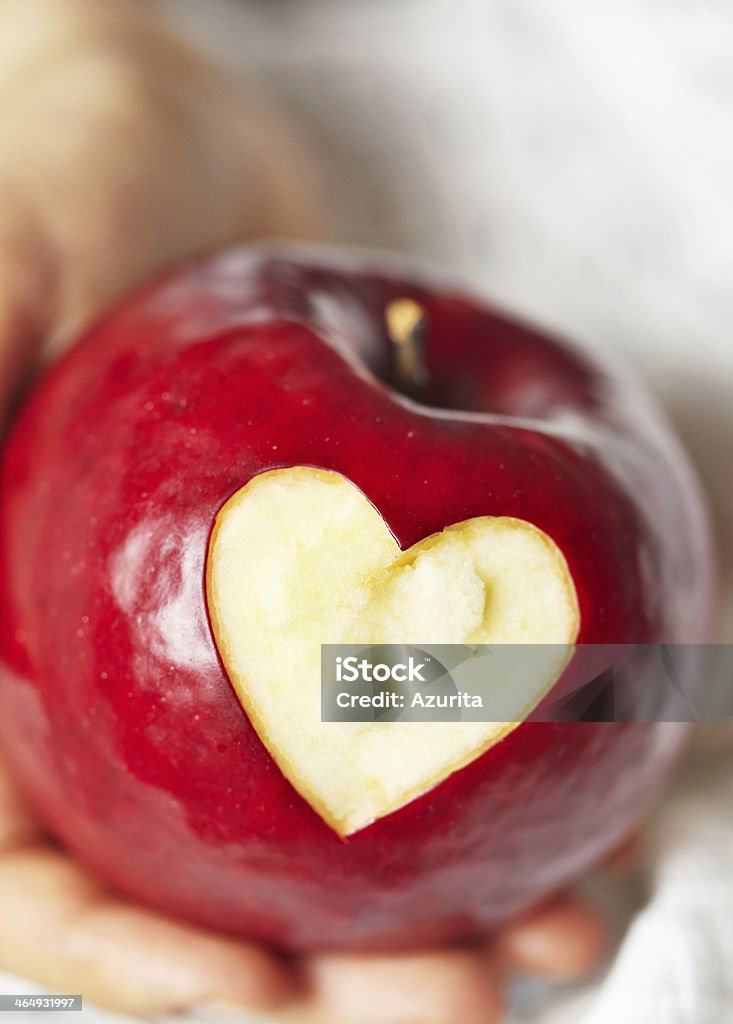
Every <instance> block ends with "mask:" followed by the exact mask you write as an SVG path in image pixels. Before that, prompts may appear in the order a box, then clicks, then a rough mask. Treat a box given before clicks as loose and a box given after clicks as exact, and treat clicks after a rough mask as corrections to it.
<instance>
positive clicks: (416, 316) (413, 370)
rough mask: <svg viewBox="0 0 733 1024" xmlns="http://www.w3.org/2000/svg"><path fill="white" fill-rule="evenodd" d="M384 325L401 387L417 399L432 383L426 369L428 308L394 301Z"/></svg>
mask: <svg viewBox="0 0 733 1024" xmlns="http://www.w3.org/2000/svg"><path fill="white" fill-rule="evenodd" d="M384 322H385V326H386V328H387V335H388V337H389V339H390V341H391V342H392V344H393V349H394V356H395V370H396V373H397V380H398V383H399V385H400V387H401V388H402V389H403V390H404V391H405V392H406V393H407V394H409V395H415V394H416V393H418V392H420V391H422V389H423V388H425V386H426V385H427V383H428V371H427V367H426V365H425V335H426V333H427V329H428V316H427V313H426V311H425V308H424V307H423V306H421V305H420V303H419V302H416V301H415V300H414V299H409V298H406V297H405V298H399V299H393V300H392V301H391V302H389V303H388V304H387V307H386V309H385V311H384Z"/></svg>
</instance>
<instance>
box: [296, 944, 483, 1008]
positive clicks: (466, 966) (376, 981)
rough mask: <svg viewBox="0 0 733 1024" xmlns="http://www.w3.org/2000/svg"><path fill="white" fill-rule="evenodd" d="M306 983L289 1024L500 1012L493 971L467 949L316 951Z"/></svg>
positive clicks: (306, 976)
mask: <svg viewBox="0 0 733 1024" xmlns="http://www.w3.org/2000/svg"><path fill="white" fill-rule="evenodd" d="M305 982H306V988H307V995H306V1001H305V1003H304V1004H303V1005H301V1006H300V1007H299V1008H298V1009H297V1010H296V1011H294V1012H293V1013H292V1014H290V1015H286V1016H285V1017H283V1018H282V1019H283V1021H284V1022H288V1024H296V1022H297V1024H306V1022H307V1024H311V1022H312V1024H418V1022H422V1021H425V1022H428V1021H429V1022H430V1024H456V1022H458V1021H460V1022H461V1024H496V1022H498V1021H499V1020H500V1019H501V1017H502V1014H503V1000H502V993H501V989H500V986H499V982H498V978H497V976H496V974H495V973H494V972H492V971H491V969H490V968H489V967H487V965H486V963H485V962H484V961H482V958H481V957H480V955H478V954H477V953H474V952H472V951H467V950H465V951H464V950H448V951H445V952H435V953H423V954H401V955H394V956H354V955H330V956H319V957H315V958H313V959H312V960H311V961H309V962H308V963H307V964H306V968H305Z"/></svg>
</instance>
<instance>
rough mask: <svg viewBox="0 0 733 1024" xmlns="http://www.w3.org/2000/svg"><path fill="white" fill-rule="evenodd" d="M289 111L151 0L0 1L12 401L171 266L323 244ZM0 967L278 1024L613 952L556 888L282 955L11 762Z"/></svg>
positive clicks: (3, 304)
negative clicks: (471, 923)
mask: <svg viewBox="0 0 733 1024" xmlns="http://www.w3.org/2000/svg"><path fill="white" fill-rule="evenodd" d="M320 210H321V204H320V200H319V197H318V189H317V185H316V183H315V181H314V179H313V176H312V172H311V169H310V163H309V160H308V157H307V156H306V154H305V152H304V150H303V149H302V147H301V145H300V143H299V142H298V141H297V140H296V139H295V138H294V137H293V135H292V133H291V131H290V130H289V128H288V126H286V125H285V124H284V123H283V121H282V119H281V117H280V116H279V114H278V113H277V112H275V111H273V110H270V109H269V108H268V107H267V105H263V103H262V102H260V101H254V100H253V99H252V98H251V97H249V98H247V97H245V96H243V94H242V91H241V89H240V88H238V87H235V86H234V85H233V84H232V83H231V82H230V81H228V80H227V78H226V76H225V75H224V74H223V73H222V72H221V71H220V70H218V69H216V68H214V67H211V66H210V65H209V64H208V63H207V62H206V61H205V60H203V59H202V58H201V57H200V56H198V55H197V54H196V53H194V52H192V51H191V50H190V49H189V48H188V47H187V46H186V45H185V44H184V43H182V42H181V41H180V40H179V39H178V38H176V37H175V36H174V35H173V34H172V33H171V32H170V30H169V29H168V28H167V27H166V26H164V25H163V24H161V23H158V22H157V21H156V20H155V19H154V17H153V16H152V15H151V14H150V12H149V10H147V9H146V6H145V5H144V4H136V3H129V4H128V3H127V2H125V0H0V412H2V410H3V408H4V407H5V405H6V404H7V401H8V399H9V397H10V396H11V395H12V393H13V392H14V390H15V389H16V388H17V387H18V385H19V383H20V381H21V379H22V377H23V376H24V375H25V374H26V373H29V372H31V371H33V368H34V367H36V366H38V365H39V364H40V363H41V362H42V361H43V360H44V359H48V358H50V357H51V356H52V355H53V354H55V353H56V352H58V351H59V350H60V349H61V348H62V347H63V346H64V344H66V343H67V342H68V341H69V340H70V339H72V338H73V336H74V335H75V333H76V332H78V331H79V330H80V329H81V328H82V327H83V326H84V325H85V324H86V323H87V322H88V321H89V320H90V319H91V318H92V317H93V316H94V315H95V314H97V313H98V312H99V311H100V310H102V309H103V308H104V307H105V306H106V305H107V304H108V303H110V302H111V301H113V300H114V299H115V298H116V297H117V296H118V295H120V294H121V293H123V292H124V291H125V290H126V289H128V288H129V287H130V286H132V285H133V284H135V283H136V282H138V281H140V280H142V279H144V278H145V277H147V276H148V275H150V274H151V273H153V272H155V271H156V270H158V269H159V268H161V267H164V266H165V265H166V264H168V263H170V262H172V261H173V260H176V259H179V258H183V257H185V256H188V255H190V254H193V253H196V252H199V251H203V250H207V249H211V248H214V247H216V246H221V245H225V244H227V243H230V242H234V241H240V240H246V239H248V238H255V237H263V236H268V235H270V236H272V235H280V236H289V237H300V238H318V237H323V234H324V231H323V217H322V214H321V212H320ZM0 907H2V914H1V915H0V970H5V971H9V972H11V973H15V974H18V975H22V976H25V977H29V978H33V979H36V980H38V981H39V982H41V983H42V984H44V985H46V986H48V987H49V988H51V989H53V990H55V991H66V992H82V993H83V994H84V997H85V998H86V999H87V1000H88V1002H90V1003H92V1002H95V1003H97V1004H99V1005H101V1006H105V1007H108V1008H110V1009H113V1010H117V1011H120V1012H126V1013H129V1014H132V1015H137V1016H141V1017H150V1016H151V1015H153V1014H159V1013H163V1012H166V1011H168V1010H171V1011H179V1010H181V1009H186V1008H190V1007H197V1006H203V1005H209V1004H221V1005H222V1006H230V1007H239V1008H242V1009H243V1010H245V1009H248V1010H254V1011H259V1012H270V1013H272V1014H273V1015H274V1016H273V1018H272V1019H275V1020H277V1021H283V1022H285V1024H288V1022H289V1024H362V1022H366V1021H368V1022H369V1024H408V1022H409V1024H416V1022H421V1021H425V1022H428V1021H429V1022H430V1024H443V1022H446V1024H447V1022H449V1021H450V1022H454V1021H461V1022H462V1024H496V1022H497V1021H499V1020H500V1019H501V1017H502V1014H503V1008H502V1004H503V999H502V987H501V978H502V975H503V974H504V973H506V972H509V971H527V972H532V973H535V974H540V975H544V976H546V977H558V978H562V979H567V978H570V977H575V976H578V975H582V974H584V973H586V972H587V971H588V970H591V969H592V968H593V967H594V966H595V965H596V964H597V962H598V960H599V959H600V958H601V956H602V954H603V951H604V947H605V932H604V929H603V927H602V924H601V922H600V919H599V917H598V915H597V914H596V913H595V912H594V911H593V910H592V909H590V908H589V907H587V906H586V905H584V904H582V903H579V902H577V901H575V900H574V899H572V898H570V897H567V898H560V899H557V900H555V901H554V902H553V903H551V904H548V905H546V906H545V907H543V908H541V909H540V910H538V911H537V912H536V913H535V914H533V915H531V916H529V917H527V918H524V919H522V920H519V921H516V922H513V923H512V924H510V925H508V926H507V927H506V929H505V930H504V931H503V932H502V934H500V935H499V936H497V937H494V938H492V940H491V941H490V942H488V941H487V943H486V944H485V945H483V946H473V947H470V948H469V947H462V948H454V949H440V950H428V951H423V952H417V953H414V954H401V955H392V956H368V957H366V956H356V955H328V956H326V955H322V956H314V957H309V958H304V959H302V960H299V961H288V960H286V959H285V958H279V957H277V956H276V955H274V954H272V953H271V952H269V951H267V950H265V949H261V948H258V947H256V946H254V945H252V944H249V943H246V942H243V941H236V940H233V939H231V938H227V937H223V936H219V935H216V934H213V933H207V932H205V931H202V930H200V929H197V928H194V927H191V926H188V925H185V924H182V923H180V922H175V921H172V920H168V919H166V918H163V917H161V916H159V915H157V914H155V913H152V912H150V911H148V910H146V909H144V908H142V907H138V906H135V905H134V904H133V903H130V902H129V901H127V900H126V899H123V898H122V897H119V896H117V895H115V894H113V893H110V892H109V891H107V890H106V889H105V888H104V887H103V885H101V884H100V883H99V882H97V881H96V880H94V879H93V878H91V877H90V876H89V875H88V874H86V873H85V872H84V871H83V870H82V869H81V868H80V867H79V866H77V865H76V864H75V863H74V862H73V861H71V860H70V859H69V858H68V857H67V856H66V855H65V854H64V853H63V851H62V850H60V849H59V848H58V847H57V846H55V845H54V844H53V843H52V841H50V840H49V839H48V838H47V837H45V836H44V835H43V834H42V832H41V830H40V828H39V827H38V826H37V825H36V823H35V822H34V820H33V818H32V816H31V814H30V813H29V811H28V810H27V809H26V807H25V805H24V803H23V800H22V799H21V797H20V795H19V793H18V792H17V790H16V788H15V787H14V785H13V783H12V781H11V779H10V777H9V775H8V773H7V772H6V770H5V769H4V768H3V766H2V765H0Z"/></svg>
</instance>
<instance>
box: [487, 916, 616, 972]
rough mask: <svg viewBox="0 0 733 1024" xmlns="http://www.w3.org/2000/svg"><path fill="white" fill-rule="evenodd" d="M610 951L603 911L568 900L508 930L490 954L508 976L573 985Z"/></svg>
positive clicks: (493, 944) (500, 936)
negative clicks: (522, 975)
mask: <svg viewBox="0 0 733 1024" xmlns="http://www.w3.org/2000/svg"><path fill="white" fill-rule="evenodd" d="M607 948H608V934H607V930H606V927H605V924H604V922H603V919H602V917H601V914H600V913H599V911H598V910H596V909H595V908H594V907H592V906H590V905H589V904H587V903H585V902H583V901H582V900H579V899H575V898H573V897H570V896H566V897H561V898H558V899H556V900H554V901H553V902H551V903H548V904H545V905H544V906H543V907H541V908H539V909H538V910H535V911H534V912H533V913H531V914H529V915H527V916H526V917H523V918H521V919H519V920H517V921H515V922H514V923H512V924H509V925H508V926H506V927H505V929H504V930H503V931H502V932H501V933H500V934H499V935H498V937H497V938H496V939H495V940H494V942H493V943H492V945H491V948H490V955H491V956H493V957H495V958H496V959H497V960H498V961H499V962H500V963H501V964H502V965H503V966H504V967H505V968H506V969H507V970H509V971H518V972H520V973H527V974H535V975H539V976H541V977H544V978H547V979H552V980H556V981H569V980H571V979H576V978H580V977H582V976H583V975H585V974H588V973H589V972H591V971H593V970H595V968H597V967H598V965H599V963H600V962H601V960H602V958H603V956H604V954H605V953H606V950H607Z"/></svg>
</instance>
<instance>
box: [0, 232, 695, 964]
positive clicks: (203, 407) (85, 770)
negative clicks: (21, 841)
mask: <svg viewBox="0 0 733 1024" xmlns="http://www.w3.org/2000/svg"><path fill="white" fill-rule="evenodd" d="M402 296H410V297H413V298H415V299H417V300H418V301H419V302H420V303H422V304H423V306H424V307H425V309H426V311H427V314H428V318H429V325H430V327H429V331H428V337H427V340H426V346H427V347H426V359H427V364H428V368H429V371H430V380H431V381H432V382H433V383H431V384H430V385H429V386H428V387H427V388H426V389H425V390H424V392H423V393H421V394H419V395H418V396H417V397H418V398H419V399H420V402H421V403H425V404H418V403H416V402H412V401H408V400H406V399H405V398H404V397H403V396H402V395H401V394H400V393H399V391H398V390H396V388H397V384H396V382H395V380H394V370H393V352H392V345H391V343H390V342H389V340H388V338H387V337H386V334H385V330H384V326H383V323H384V309H385V305H386V303H387V302H388V301H389V300H390V299H392V298H395V297H402ZM435 407H443V408H444V409H454V410H464V411H465V413H466V414H463V413H461V412H443V411H437V409H436V408H435ZM301 464H309V465H314V466H319V467H323V468H325V469H329V470H336V471H338V472H340V473H343V474H344V475H345V476H347V477H348V478H349V479H350V480H352V481H353V482H354V483H355V484H357V485H358V486H359V487H360V488H361V489H362V490H363V492H364V493H365V494H366V495H367V496H368V497H369V498H370V499H371V501H372V502H373V503H374V504H375V506H376V507H377V508H378V509H379V511H380V512H381V514H382V515H383V516H384V518H385V520H386V521H387V523H388V524H389V526H390V527H391V529H392V530H393V532H394V534H395V536H396V537H397V539H398V541H399V543H400V544H401V545H402V546H403V547H408V546H409V545H412V544H414V543H415V542H416V541H419V540H420V539H421V538H423V537H425V536H426V535H428V534H431V533H433V532H435V531H437V530H441V529H442V528H443V527H445V526H447V525H448V524H450V523H454V522H457V521H460V520H463V519H468V518H470V517H472V516H484V515H509V516H519V517H522V518H524V519H527V520H530V521H531V522H533V523H536V524H537V525H538V526H539V527H541V528H542V529H543V530H545V531H546V532H547V533H548V534H549V535H550V536H551V537H553V538H554V540H555V541H556V542H557V543H558V544H559V546H560V548H561V549H562V551H563V552H564V553H565V556H566V558H567V560H568V563H569V565H570V569H571V571H572V574H573V577H574V580H575V583H576V587H577V590H578V594H579V599H580V604H581V613H582V627H581V634H580V637H579V640H580V641H582V642H587V643H617V644H625V643H632V642H634V643H636V642H644V641H648V642H655V641H664V642H681V641H686V640H694V641H701V640H705V639H707V638H708V637H709V629H710V620H711V602H712V584H711V569H710V565H711V551H710V539H709V535H708V528H707V523H706V517H705V513H704V509H703V506H702V503H701V500H700V497H699V492H698V488H697V485H696V482H695V480H694V478H693V476H692V474H691V471H690V469H689V467H688V465H687V463H686V461H685V459H684V457H683V455H682V454H681V452H680V450H679V449H678V447H677V445H676V443H675V441H674V440H673V438H672V437H671V436H670V433H669V431H668V428H667V427H666V425H665V424H664V423H663V422H662V421H661V420H660V418H659V417H658V415H657V413H656V412H655V410H654V409H653V408H652V407H651V406H650V403H649V400H648V399H647V397H646V395H645V394H644V393H643V392H642V391H641V390H640V389H639V388H638V386H637V385H636V384H635V383H634V382H630V381H628V380H627V379H625V378H624V377H618V376H616V374H615V372H612V371H609V370H608V368H605V367H599V366H598V365H596V364H595V363H594V362H592V361H591V360H590V359H589V358H588V357H587V356H585V355H582V354H580V353H579V352H577V351H575V350H574V349H572V348H569V347H567V346H565V345H562V344H559V343H558V342H556V341H553V340H552V339H549V338H547V337H545V336H543V335H541V334H539V333H536V332H535V331H533V330H530V329H528V328H527V327H525V326H523V325H520V324H518V323H515V322H513V321H512V320H510V319H507V318H504V317H502V316H500V315H499V314H497V313H496V312H495V311H492V310H491V309H489V308H487V307H486V306H485V305H483V304H481V303H479V302H477V301H475V300H474V299H472V298H470V297H467V296H466V295H464V294H462V293H461V292H460V291H459V290H456V289H455V288H454V287H453V286H452V285H450V284H446V283H445V282H444V281H442V280H440V279H439V278H437V279H436V278H435V277H434V276H432V275H430V274H429V273H425V272H420V273H411V272H407V271H405V269H404V268H403V267H402V265H401V264H396V265H395V264H390V262H389V261H387V260H384V259H381V258H379V257H371V258H368V257H363V258H362V257H359V256H350V255H348V254H344V253H339V252H336V253H333V252H330V251H325V252H324V251H312V250H311V251H307V250H287V249H277V248H274V249H273V248H260V249H257V248H255V249H245V250H239V251H234V252H231V253H229V254H224V255H222V256H220V257H218V258H214V259H212V260H210V261H208V262H207V261H204V262H201V263H199V264H196V265H190V266H188V267H186V268H184V269H182V270H181V271H180V272H178V273H177V274H176V275H174V276H172V277H170V278H167V279H165V280H163V281H161V282H158V283H156V284H154V285H153V286H152V287H150V288H149V289H147V290H146V291H143V292H142V293H140V294H138V295H136V296H134V297H133V298H131V299H130V300H129V301H128V302H127V303H125V304H124V305H122V306H121V307H120V308H119V309H118V310H117V311H116V312H114V313H112V314H111V315H110V316H109V317H108V318H107V319H106V320H105V321H104V322H103V323H101V324H100V325H98V326H97V327H96V328H95V329H94V330H92V331H91V332H90V333H89V335H88V336H87V337H86V338H85V339H83V340H82V342H81V343H80V344H79V345H78V346H77V347H76V348H75V349H74V350H73V351H72V352H71V354H70V355H69V356H68V357H66V358H65V359H64V360H63V361H62V362H61V363H59V364H58V365H57V366H56V367H55V368H54V369H53V370H52V371H51V372H50V373H49V374H48V375H47V376H46V378H45V379H44V380H43V381H42V382H41V383H40V386H39V387H38V388H37V389H36V390H35V392H34V393H33V394H32V396H31V398H30V400H29V401H28V403H27V405H26V407H25V409H24V410H23V412H22V414H21V415H20V417H19V420H18V422H17V424H16V425H15V427H14V430H13V433H12V436H11V439H10V442H9V445H8V447H7V450H6V454H5V458H4V465H3V472H2V505H1V518H0V584H1V587H2V593H3V595H4V605H3V609H2V625H1V627H0V629H1V634H0V643H1V658H2V676H1V683H0V687H1V688H0V699H1V701H2V716H1V717H0V736H1V738H2V741H3V742H4V745H5V747H6V749H7V752H8V755H9V757H10V758H11V761H12V764H13V765H14V767H15V769H16V770H17V773H18V775H19V777H20V779H21V780H22V783H23V785H24V786H25V788H26V790H27V792H28V794H29V797H30V798H31V799H32V801H33V802H34V804H35V806H36V807H37V808H38V812H39V814H40V815H41V816H42V817H43V820H44V821H45V822H46V823H47V825H48V827H49V828H50V829H51V830H52V832H53V833H54V834H55V835H56V836H58V837H59V838H60V839H61V840H62V841H63V842H64V843H65V844H66V845H67V846H68V847H70V848H71V849H72V850H74V851H75V852H76V853H77V854H78V855H79V856H80V857H81V858H83V860H84V861H86V862H87V863H88V864H89V865H91V866H92V867H93V868H94V869H95V870H96V871H97V872H98V873H99V874H100V875H101V876H102V877H103V878H105V879H106V880H107V881H108V882H109V883H111V884H112V885H114V886H116V887H118V888H120V889H122V890H124V891H126V892H129V893H131V894H133V895H134V896H136V897H139V898H141V899H143V900H145V901H147V902H149V903H150V904H153V905H155V906H157V907H160V908H163V909H165V910H167V911H169V912H171V913H173V914H176V915H181V916H183V917H185V918H188V919H190V920H193V921H196V922H199V923H201V924H205V925H211V926H214V927H217V928H223V929H227V930H231V931H233V932H237V933H241V934H244V935H247V936H250V937H255V938H258V939H261V940H265V941H267V942H270V943H273V944H275V945H277V946H280V947H283V948H289V949H307V948H314V947H329V946H332V947H361V948H369V947H371V948H385V947H390V946H395V947H396V946H404V945H413V944H422V943H425V942H430V941H435V940H439V939H446V938H455V937H463V936H468V935H471V934H473V933H476V932H479V931H483V930H485V929H487V928H490V927H491V926H493V925H495V924H496V923H497V922H499V921H501V920H502V919H503V918H505V917H506V916H507V915H511V914H513V913H515V912H517V911H520V910H522V909H523V908H526V907H527V906H528V905H530V904H532V903H533V902H534V901H536V900H538V899H539V898H541V897H543V896H545V895H546V894H548V893H549V892H551V891H552V890H554V889H557V888H558V887H560V886H562V885H564V884H566V883H567V882H569V881H572V880H573V879H575V878H576V877H577V876H578V875H579V874H580V873H581V872H583V871H584V870H585V869H586V868H588V867H589V866H590V865H591V864H593V862H595V861H596V860H597V859H598V858H599V857H601V856H602V855H603V854H604V853H605V852H607V851H608V850H610V849H611V848H612V847H613V846H614V844H616V843H617V842H618V841H620V840H621V839H622V838H623V837H624V836H625V835H626V834H627V833H628V832H629V830H630V829H631V828H632V827H633V826H634V825H636V824H637V823H638V822H639V819H640V817H641V816H642V815H643V814H644V812H645V810H646V809H647V807H648V805H649V802H650V801H651V800H652V798H653V797H654V795H655V794H656V792H657V791H658V788H659V786H660V784H661V783H662V781H663V780H664V778H665V777H666V776H667V774H668V771H669V769H670V767H671V765H672V764H673V763H674V761H675V758H676V757H677V755H678V752H679V750H680V748H681V745H682V744H683V741H684V738H685V733H686V727H685V726H679V725H670V724H664V725H643V724H639V723H636V724H614V723H590V722H582V723H575V722H570V723H568V722H564V723H546V722H542V723H538V722H534V723H533V722H530V723H525V724H524V725H522V726H520V727H519V728H518V729H517V730H516V731H515V732H514V733H512V734H511V735H510V736H509V737H508V738H507V739H505V740H503V741H502V742H501V743H499V744H498V745H497V746H495V747H494V748H493V749H491V750H490V751H488V752H487V753H486V754H484V755H483V756H481V757H480V758H479V759H478V760H476V761H475V762H474V763H473V764H471V765H470V766H468V767H466V768H464V769H463V770H461V771H459V772H458V773H456V774H454V775H453V776H452V777H450V778H448V779H447V780H446V781H444V782H443V783H442V784H440V785H439V786H437V787H436V788H434V789H433V790H432V791H430V792H429V793H427V794H425V795H424V796H422V797H420V798H418V799H416V800H415V801H414V802H412V803H411V804H409V805H408V806H407V807H405V808H404V809H402V810H400V811H398V812H396V813H394V814H392V815H391V816H389V817H387V818H385V819H382V820H380V821H378V822H377V823H376V824H374V825H372V826H370V827H368V828H366V829H364V830H363V831H361V832H360V833H357V834H356V835H354V836H353V837H351V838H350V839H348V840H347V841H344V840H342V839H340V838H339V837H338V836H337V835H336V834H335V833H333V832H332V831H331V830H330V829H329V828H328V827H327V826H326V825H325V824H324V823H323V821H322V820H321V819H320V818H319V817H318V816H317V815H316V814H315V813H314V811H313V810H311V808H310V807H309V805H308V804H307V803H305V802H304V800H303V799H302V798H301V797H300V796H299V795H298V794H297V792H295V790H294V789H293V788H292V787H291V786H290V784H289V783H288V782H287V781H286V780H285V778H284V777H283V776H282V774H281V773H280V771H279V770H278V768H277V766H276V765H275V764H274V762H273V761H272V760H271V758H270V757H269V755H268V754H267V752H266V751H265V749H264V747H263V746H262V744H261V742H260V740H259V738H258V736H257V735H256V733H255V732H254V730H253V728H252V726H251V725H250V723H249V721H248V719H247V717H246V716H245V714H244V712H243V710H242V708H241V706H240V704H239V703H238V701H237V699H236V697H235V695H234V692H233V690H232V688H231V686H230V684H229V681H228V679H227V677H226V674H225V672H224V670H223V668H222V665H221V663H220V661H219V658H218V655H217V651H216V648H215V645H214V642H213V639H212V635H211V631H210V628H209V623H208V619H207V610H206V602H205V592H204V572H203V570H204V560H205V556H206V549H207V541H208V538H209V534H210V531H211V528H212V523H213V520H214V517H215V515H216V512H217V510H218V509H219V508H220V507H221V506H222V504H223V503H224V502H225V501H226V500H227V499H228V498H229V497H230V495H231V494H232V493H233V492H235V491H236V490H238V489H239V488H240V487H242V486H243V484H245V483H246V482H247V481H248V480H249V479H250V478H251V477H252V476H253V475H254V474H257V473H260V472H263V471H264V470H269V469H273V468H275V467H280V466H290V465H301ZM242 585H243V586H245V587H246V586H247V581H246V580H243V581H242Z"/></svg>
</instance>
